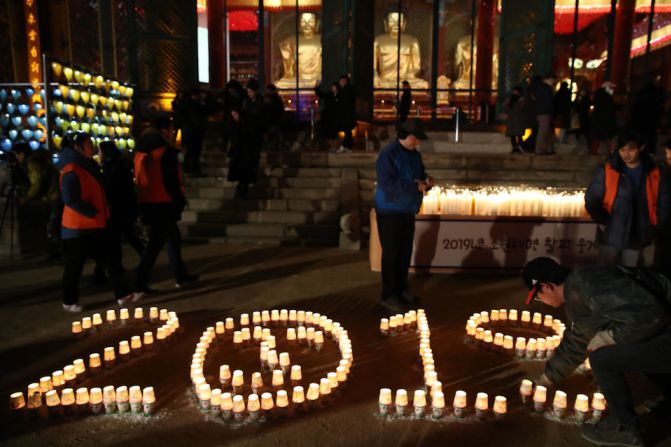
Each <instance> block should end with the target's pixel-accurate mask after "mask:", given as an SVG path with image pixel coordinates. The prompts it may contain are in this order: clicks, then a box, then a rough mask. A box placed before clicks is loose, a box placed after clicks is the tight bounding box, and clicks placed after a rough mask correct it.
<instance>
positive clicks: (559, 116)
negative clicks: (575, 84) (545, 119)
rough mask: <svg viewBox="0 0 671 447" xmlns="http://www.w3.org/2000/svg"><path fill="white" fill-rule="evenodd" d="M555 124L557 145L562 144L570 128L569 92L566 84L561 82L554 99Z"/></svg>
mask: <svg viewBox="0 0 671 447" xmlns="http://www.w3.org/2000/svg"><path fill="white" fill-rule="evenodd" d="M554 113H555V123H556V126H557V127H558V128H559V143H560V144H563V143H564V139H565V138H566V131H567V130H568V129H569V128H570V127H571V91H570V90H569V88H568V82H562V83H561V85H560V86H559V90H557V93H555V97H554Z"/></svg>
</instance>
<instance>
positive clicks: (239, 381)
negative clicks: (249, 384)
mask: <svg viewBox="0 0 671 447" xmlns="http://www.w3.org/2000/svg"><path fill="white" fill-rule="evenodd" d="M231 384H232V385H233V394H240V393H242V390H243V387H244V386H245V376H244V373H243V372H242V371H241V370H239V369H236V370H235V371H233V380H232V381H231Z"/></svg>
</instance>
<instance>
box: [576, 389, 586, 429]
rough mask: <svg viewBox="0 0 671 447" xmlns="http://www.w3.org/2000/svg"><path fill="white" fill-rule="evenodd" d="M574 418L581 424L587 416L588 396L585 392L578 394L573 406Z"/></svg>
mask: <svg viewBox="0 0 671 447" xmlns="http://www.w3.org/2000/svg"><path fill="white" fill-rule="evenodd" d="M573 409H574V415H575V419H576V421H577V422H578V423H580V424H582V423H583V422H585V421H586V420H587V418H588V416H589V397H587V395H586V394H578V395H577V396H576V398H575V405H574V406H573Z"/></svg>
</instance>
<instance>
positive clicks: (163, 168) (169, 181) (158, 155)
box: [134, 116, 198, 295]
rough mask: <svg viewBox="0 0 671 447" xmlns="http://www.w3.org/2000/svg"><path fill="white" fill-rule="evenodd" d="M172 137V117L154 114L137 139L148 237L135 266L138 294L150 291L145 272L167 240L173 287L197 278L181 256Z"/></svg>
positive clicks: (179, 183) (178, 179)
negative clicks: (151, 120)
mask: <svg viewBox="0 0 671 447" xmlns="http://www.w3.org/2000/svg"><path fill="white" fill-rule="evenodd" d="M171 141H173V127H172V120H171V119H170V118H169V117H167V116H161V117H158V118H156V119H155V120H154V121H153V123H152V125H151V126H150V127H149V128H147V129H146V130H145V131H144V132H143V133H142V135H141V136H140V138H139V140H138V148H137V151H136V152H135V163H134V165H135V184H136V186H137V196H138V202H139V203H140V214H141V216H142V221H143V223H144V224H145V225H147V226H148V227H149V229H148V241H147V246H146V248H145V251H144V253H143V254H142V258H141V259H140V264H139V265H138V267H137V271H136V278H135V291H136V292H137V293H140V294H142V295H144V294H147V293H152V292H154V290H153V289H151V288H150V287H149V276H150V274H151V270H152V269H153V268H154V264H155V263H156V258H157V257H158V254H159V253H160V252H161V249H162V248H163V245H164V244H166V243H167V247H168V259H169V260H170V264H171V266H172V269H173V273H174V275H175V287H178V288H179V287H184V286H186V285H187V284H189V283H193V282H195V281H197V280H198V276H197V275H190V274H188V273H187V271H186V267H185V265H184V261H183V260H182V236H181V234H180V232H179V227H178V226H177V222H179V221H180V220H181V218H182V211H184V208H185V206H186V198H185V196H184V184H183V178H182V169H181V166H180V164H179V159H178V157H177V156H178V155H179V150H177V149H175V148H174V147H173V146H172V145H171Z"/></svg>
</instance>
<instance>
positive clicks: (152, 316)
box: [149, 307, 158, 322]
mask: <svg viewBox="0 0 671 447" xmlns="http://www.w3.org/2000/svg"><path fill="white" fill-rule="evenodd" d="M149 321H152V322H154V321H158V307H150V308H149Z"/></svg>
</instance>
